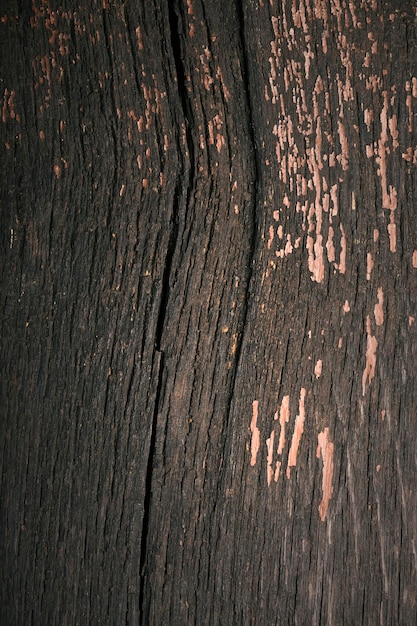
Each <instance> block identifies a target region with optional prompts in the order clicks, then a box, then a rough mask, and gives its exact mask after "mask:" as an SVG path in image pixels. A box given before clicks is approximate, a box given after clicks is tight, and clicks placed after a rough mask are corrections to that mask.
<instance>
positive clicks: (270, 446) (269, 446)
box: [266, 431, 275, 486]
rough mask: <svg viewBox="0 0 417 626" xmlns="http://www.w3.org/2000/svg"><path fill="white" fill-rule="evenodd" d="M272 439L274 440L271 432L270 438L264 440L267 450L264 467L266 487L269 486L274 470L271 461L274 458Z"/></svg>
mask: <svg viewBox="0 0 417 626" xmlns="http://www.w3.org/2000/svg"><path fill="white" fill-rule="evenodd" d="M274 438H275V432H274V431H272V432H271V436H270V437H269V439H267V440H266V447H267V450H268V456H267V466H266V481H267V483H268V486H269V485H270V484H271V480H272V477H273V475H274V470H273V469H272V459H273V456H274Z"/></svg>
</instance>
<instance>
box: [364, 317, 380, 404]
mask: <svg viewBox="0 0 417 626" xmlns="http://www.w3.org/2000/svg"><path fill="white" fill-rule="evenodd" d="M366 333H367V340H366V355H365V356H366V363H365V369H364V371H363V374H362V395H363V396H364V395H365V391H366V384H367V383H368V384H369V385H370V384H371V382H372V380H373V378H374V376H375V367H376V350H377V347H378V341H377V340H376V337H374V336H373V335H372V334H371V318H370V317H369V315H367V316H366Z"/></svg>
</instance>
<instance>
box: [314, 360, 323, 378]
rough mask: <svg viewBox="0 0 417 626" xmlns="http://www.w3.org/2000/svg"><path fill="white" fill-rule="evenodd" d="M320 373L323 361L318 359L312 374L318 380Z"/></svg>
mask: <svg viewBox="0 0 417 626" xmlns="http://www.w3.org/2000/svg"><path fill="white" fill-rule="evenodd" d="M322 371H323V361H322V360H321V359H318V361H317V362H316V365H315V366H314V374H315V376H316V378H320V376H321V373H322Z"/></svg>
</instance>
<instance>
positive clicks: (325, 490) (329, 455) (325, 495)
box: [316, 427, 334, 522]
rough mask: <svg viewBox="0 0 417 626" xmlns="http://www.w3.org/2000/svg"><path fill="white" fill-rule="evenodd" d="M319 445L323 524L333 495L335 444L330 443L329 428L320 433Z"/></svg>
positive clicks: (321, 515) (319, 508)
mask: <svg viewBox="0 0 417 626" xmlns="http://www.w3.org/2000/svg"><path fill="white" fill-rule="evenodd" d="M317 439H318V445H317V452H316V456H317V458H318V459H319V458H320V455H321V458H322V460H323V478H322V499H321V502H320V504H319V507H318V510H319V515H320V519H321V521H322V522H324V520H325V519H326V515H327V510H328V507H329V501H330V499H331V497H332V495H333V486H332V480H333V454H334V444H333V443H332V442H331V441H329V428H328V427H326V428H325V429H324V430H323V431H322V432H320V433H319V435H318V437H317Z"/></svg>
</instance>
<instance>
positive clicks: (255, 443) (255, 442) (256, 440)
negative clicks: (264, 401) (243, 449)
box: [250, 400, 261, 466]
mask: <svg viewBox="0 0 417 626" xmlns="http://www.w3.org/2000/svg"><path fill="white" fill-rule="evenodd" d="M258 405H259V402H258V400H254V401H253V402H252V421H251V425H250V429H251V433H252V441H251V459H250V464H251V465H252V466H253V465H255V464H256V457H257V454H258V450H259V447H260V445H261V439H260V432H259V428H258V427H257V425H256V423H257V420H258Z"/></svg>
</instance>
